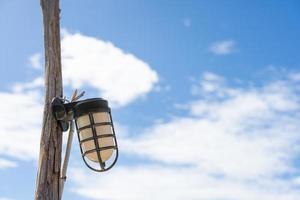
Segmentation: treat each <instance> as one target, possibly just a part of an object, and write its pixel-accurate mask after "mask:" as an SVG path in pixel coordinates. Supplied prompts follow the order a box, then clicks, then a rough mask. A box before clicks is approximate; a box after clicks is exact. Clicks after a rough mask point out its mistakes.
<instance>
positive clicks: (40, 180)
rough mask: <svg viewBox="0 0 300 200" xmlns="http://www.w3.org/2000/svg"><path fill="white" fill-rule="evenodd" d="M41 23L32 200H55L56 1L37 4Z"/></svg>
mask: <svg viewBox="0 0 300 200" xmlns="http://www.w3.org/2000/svg"><path fill="white" fill-rule="evenodd" d="M40 3H41V7H42V11H43V22H44V45H45V107H44V117H43V127H42V136H41V143H40V156H39V163H38V172H37V181H36V190H35V199H36V200H59V179H60V168H61V148H62V132H61V130H60V128H59V127H58V124H57V122H56V120H55V119H54V117H53V114H52V110H51V101H52V99H53V98H54V97H61V96H62V92H63V91H62V74H61V51H60V25H59V13H60V9H59V0H40Z"/></svg>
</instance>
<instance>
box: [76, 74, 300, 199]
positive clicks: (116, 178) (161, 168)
mask: <svg viewBox="0 0 300 200" xmlns="http://www.w3.org/2000/svg"><path fill="white" fill-rule="evenodd" d="M202 81H203V82H207V81H211V82H217V83H218V84H219V85H218V86H217V87H215V88H214V90H207V88H205V87H202V86H203V84H201V82H200V84H199V87H200V89H199V91H201V92H200V93H199V95H200V97H199V100H197V101H193V102H191V103H188V104H187V107H188V109H189V111H190V113H191V114H190V115H189V116H185V117H176V118H174V119H173V120H171V121H169V122H162V123H160V124H154V125H153V126H152V127H149V128H146V129H145V131H144V132H143V133H142V134H141V135H139V136H138V137H137V136H134V137H129V136H128V137H125V138H122V139H121V140H120V141H119V144H120V151H121V152H122V153H123V154H124V153H127V154H128V155H129V156H131V157H134V156H136V157H138V158H142V160H145V159H146V160H149V161H150V163H151V161H154V162H155V163H156V165H155V166H154V165H153V164H148V165H140V166H137V165H134V164H132V165H121V166H118V167H116V168H115V169H113V170H112V171H111V173H108V174H106V175H103V176H101V178H99V179H97V180H96V179H95V177H94V176H92V175H88V174H89V173H88V172H83V171H80V170H75V171H73V173H72V176H74V180H73V181H75V184H76V186H75V188H74V191H76V192H77V193H78V194H80V195H83V196H86V197H89V198H94V199H102V198H103V199H111V200H118V199H146V200H147V199H199V200H225V199H226V200H261V199H264V200H273V199H276V200H298V199H299V195H300V192H299V190H298V189H297V187H298V177H299V175H298V174H299V167H297V166H296V165H295V163H296V161H297V160H299V158H300V157H299V155H300V136H299V132H300V124H299V121H300V96H299V90H300V89H299V88H298V87H297V84H299V82H297V84H296V83H295V82H294V81H293V80H291V79H283V80H278V81H274V82H271V83H266V84H265V85H263V86H261V87H249V88H245V87H242V88H236V87H230V86H228V85H227V82H226V80H225V79H224V78H223V77H220V76H217V75H214V74H212V73H206V74H204V75H203V76H202ZM219 94H222V95H219ZM89 180H90V181H89ZM95 183H96V184H95ZM94 185H97V187H94ZM116 188H117V189H118V192H113V191H115V190H116ZM145 194H148V195H145ZM150 194H151V195H150Z"/></svg>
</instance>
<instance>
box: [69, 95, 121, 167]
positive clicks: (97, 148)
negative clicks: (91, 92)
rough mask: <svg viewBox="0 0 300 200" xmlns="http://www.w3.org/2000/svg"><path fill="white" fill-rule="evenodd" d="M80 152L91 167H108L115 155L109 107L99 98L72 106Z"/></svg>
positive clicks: (114, 160) (115, 143)
mask: <svg viewBox="0 0 300 200" xmlns="http://www.w3.org/2000/svg"><path fill="white" fill-rule="evenodd" d="M73 115H74V119H75V124H76V129H77V135H78V139H79V144H80V150H81V155H82V157H83V160H84V162H85V164H86V165H87V166H88V167H89V168H90V169H92V170H95V171H98V172H102V171H106V170H109V169H110V168H112V167H113V165H114V164H115V163H116V161H117V158H118V145H117V140H116V136H115V130H114V125H113V120H112V116H111V110H110V108H109V106H108V102H107V101H106V100H104V99H102V98H93V99H86V100H82V101H79V102H78V103H77V104H76V105H75V106H74V108H73Z"/></svg>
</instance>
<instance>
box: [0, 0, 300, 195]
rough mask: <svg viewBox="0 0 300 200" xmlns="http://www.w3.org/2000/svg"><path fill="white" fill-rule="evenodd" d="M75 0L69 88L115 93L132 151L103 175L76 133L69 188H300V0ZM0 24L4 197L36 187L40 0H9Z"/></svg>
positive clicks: (156, 191) (67, 29) (67, 48)
mask: <svg viewBox="0 0 300 200" xmlns="http://www.w3.org/2000/svg"><path fill="white" fill-rule="evenodd" d="M61 10H62V11H61V28H62V55H63V73H64V74H63V77H64V83H65V94H66V95H67V96H70V93H71V92H70V91H71V90H72V89H73V88H79V89H80V90H85V91H86V93H87V95H86V97H95V96H103V97H105V98H107V99H109V100H110V102H111V105H112V108H113V117H114V120H115V122H116V126H117V135H118V136H119V143H120V151H121V156H120V159H119V162H118V163H117V166H116V167H115V168H113V169H112V170H111V171H110V172H107V173H106V174H95V173H94V172H92V171H89V170H88V169H87V168H86V167H85V166H84V164H83V162H82V160H81V157H80V153H79V149H78V141H77V139H76V137H75V139H74V143H73V147H74V149H73V152H72V155H71V162H70V167H69V169H70V170H69V174H68V175H69V177H68V181H67V183H66V186H65V193H64V195H65V199H111V200H115V199H116V200H117V199H146V200H147V199H182V198H185V199H199V200H225V199H226V200H248V199H249V200H256V199H262V197H264V200H268V199H276V200H277V199H278V200H296V199H297V196H298V197H299V195H300V190H299V186H300V173H299V169H300V168H299V164H300V163H299V155H300V145H299V144H300V136H299V132H300V125H299V124H298V122H299V120H300V88H299V83H300V55H299V52H300V40H299V35H300V26H299V20H300V12H299V10H300V3H299V1H296V0H294V1H293V0H289V1H251V2H250V1H237V0H232V1H151V2H150V1H133V0H131V1H95V0H86V1H71V0H61ZM0 26H1V27H2V28H1V31H0V44H1V46H0V104H1V105H2V106H0V108H1V111H2V113H1V114H0V119H1V121H2V123H1V126H3V127H2V128H0V136H2V137H4V138H5V139H4V140H2V141H1V142H0V177H1V178H0V185H1V187H0V199H1V198H3V200H4V199H32V198H33V194H34V187H35V178H36V169H37V151H38V149H39V134H40V123H41V120H42V119H41V116H42V113H41V112H42V111H41V110H42V100H43V88H42V83H43V78H42V77H43V67H42V65H43V29H42V16H41V9H40V5H39V3H38V2H37V1H32V0H28V1H20V0H0ZM87 71H88V73H86V72H87ZM11 111H13V112H11ZM15 112H18V113H19V114H18V116H17V120H16V122H13V120H14V119H15V117H16V116H14V114H13V113H15ZM7 113H9V114H7ZM22 121H25V123H24V125H23V124H21V123H22ZM10 141H15V144H12V142H10ZM181 148H182V149H181ZM83 182H88V183H87V184H83ZM91 183H93V184H91ZM233 190H234V191H236V192H232V191H233ZM150 194H151V195H152V196H150ZM1 200H2V199H1Z"/></svg>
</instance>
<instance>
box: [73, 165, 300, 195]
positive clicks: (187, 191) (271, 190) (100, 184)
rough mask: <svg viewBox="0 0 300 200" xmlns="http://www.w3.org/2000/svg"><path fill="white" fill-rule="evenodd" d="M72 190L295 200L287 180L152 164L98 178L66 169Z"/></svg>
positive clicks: (121, 193)
mask: <svg viewBox="0 0 300 200" xmlns="http://www.w3.org/2000/svg"><path fill="white" fill-rule="evenodd" d="M69 180H70V181H72V183H75V186H73V188H72V189H71V190H72V191H73V192H75V193H77V194H79V195H82V196H84V197H88V198H91V199H99V200H101V199H109V200H140V199H143V200H162V199H174V200H181V199H195V200H196V199H197V200H261V199H263V200H274V199H276V200H298V198H299V195H300V192H299V190H298V189H297V188H293V187H292V186H291V185H290V182H288V181H284V180H276V181H264V180H262V181H254V182H246V181H239V180H236V179H230V178H218V177H217V176H212V175H209V174H206V173H204V172H203V171H201V170H197V169H193V168H171V167H161V166H153V165H141V166H132V167H118V168H115V169H113V170H112V171H111V172H110V173H107V174H105V173H103V174H101V175H100V176H99V177H97V175H95V174H94V173H90V172H87V171H83V170H82V169H73V170H70V176H69Z"/></svg>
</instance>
